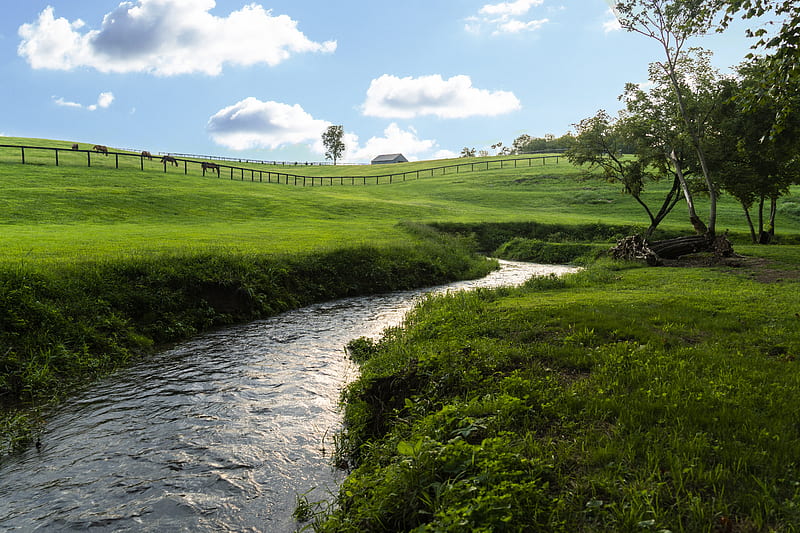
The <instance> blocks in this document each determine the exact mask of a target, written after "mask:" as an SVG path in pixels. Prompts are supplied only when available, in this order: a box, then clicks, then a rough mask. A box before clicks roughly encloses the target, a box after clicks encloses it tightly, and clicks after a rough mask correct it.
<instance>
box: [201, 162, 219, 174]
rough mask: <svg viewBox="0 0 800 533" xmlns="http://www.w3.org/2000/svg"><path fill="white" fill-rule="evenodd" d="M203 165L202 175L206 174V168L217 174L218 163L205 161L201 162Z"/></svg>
mask: <svg viewBox="0 0 800 533" xmlns="http://www.w3.org/2000/svg"><path fill="white" fill-rule="evenodd" d="M202 165H203V176H205V175H206V170H210V171H211V172H216V173H217V176H219V165H218V164H216V163H206V162H205V161H204V162H203V163H202Z"/></svg>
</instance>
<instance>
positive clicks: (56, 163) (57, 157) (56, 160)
mask: <svg viewBox="0 0 800 533" xmlns="http://www.w3.org/2000/svg"><path fill="white" fill-rule="evenodd" d="M56 166H58V148H56Z"/></svg>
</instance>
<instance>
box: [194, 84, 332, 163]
mask: <svg viewBox="0 0 800 533" xmlns="http://www.w3.org/2000/svg"><path fill="white" fill-rule="evenodd" d="M330 125H331V123H330V122H327V121H324V120H317V119H315V118H314V117H312V116H311V115H310V114H308V113H307V112H306V111H304V110H303V108H302V107H300V106H299V105H297V104H295V105H288V104H283V103H280V102H271V101H270V102H262V101H260V100H258V99H257V98H254V97H252V96H251V97H249V98H245V99H244V100H242V101H240V102H237V103H235V104H233V105H231V106H228V107H226V108H224V109H221V110H220V111H218V112H217V113H215V114H214V115H213V116H212V117H211V118H210V119H209V120H208V127H207V129H208V132H209V133H210V135H211V138H212V139H213V140H214V142H216V143H218V144H221V145H223V146H226V147H228V148H231V149H233V150H246V149H248V148H270V149H273V150H274V149H276V148H280V147H282V146H288V145H292V144H299V143H306V142H307V143H311V144H313V143H314V142H315V141H319V142H320V143H321V140H320V139H321V137H322V132H323V131H324V130H325V128H327V127H328V126H330Z"/></svg>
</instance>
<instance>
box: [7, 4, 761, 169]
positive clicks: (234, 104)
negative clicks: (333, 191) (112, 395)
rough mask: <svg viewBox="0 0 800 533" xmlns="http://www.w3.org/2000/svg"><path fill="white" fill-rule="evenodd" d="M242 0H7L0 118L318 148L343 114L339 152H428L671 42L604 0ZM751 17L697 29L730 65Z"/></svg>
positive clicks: (576, 112) (63, 133) (108, 132)
mask: <svg viewBox="0 0 800 533" xmlns="http://www.w3.org/2000/svg"><path fill="white" fill-rule="evenodd" d="M248 2H250V0H217V1H214V0H128V1H126V2H122V3H120V2H119V0H81V1H80V2H76V1H75V0H49V1H47V0H44V1H39V0H25V1H10V0H6V1H3V4H2V7H1V8H0V14H2V16H0V79H2V80H3V81H2V84H0V102H2V103H0V111H1V112H0V134H2V135H7V136H18V137H40V138H48V139H61V140H68V141H75V142H83V143H90V144H95V143H99V144H105V145H108V146H113V147H118V148H131V149H139V150H149V151H151V152H154V153H155V152H177V153H190V154H217V155H226V156H235V157H246V158H257V159H265V160H280V161H322V160H324V156H323V149H322V146H321V141H320V137H321V134H322V131H323V130H324V129H325V128H326V127H327V126H329V125H332V124H341V125H343V126H344V130H345V133H346V136H345V144H346V146H347V152H346V154H345V158H344V160H345V161H349V162H366V161H369V160H370V159H371V158H372V157H374V156H375V155H378V154H381V153H395V152H401V153H403V154H405V155H406V157H408V158H409V159H411V160H418V159H433V158H440V157H448V156H453V155H457V154H458V153H459V152H460V151H461V149H462V148H463V147H470V148H476V149H478V150H481V149H487V150H490V148H489V147H490V145H492V144H495V143H497V142H503V143H504V144H506V145H510V144H511V143H512V142H513V140H514V139H515V138H516V137H518V136H519V135H521V134H523V133H526V134H528V135H531V136H535V137H541V136H544V135H545V134H548V133H552V134H555V135H557V136H559V135H562V134H563V133H566V132H567V131H568V130H570V128H571V125H572V124H574V123H577V122H578V121H580V120H581V119H583V118H586V117H588V116H591V115H593V114H594V113H595V112H596V111H597V110H598V109H606V110H608V111H610V112H616V111H617V110H618V109H619V106H620V104H619V101H618V100H617V97H618V96H619V95H620V93H622V91H623V88H624V85H625V83H626V82H636V83H641V82H645V81H646V79H647V66H648V64H649V63H650V62H652V61H656V60H659V59H660V58H661V55H660V50H659V48H658V46H657V45H656V43H654V42H651V41H649V40H648V39H646V38H645V37H642V36H640V35H637V34H631V33H626V32H624V31H621V30H619V29H617V28H616V27H615V25H614V19H613V15H612V14H611V13H610V10H609V4H608V2H607V1H606V0H509V1H507V2H491V1H489V2H487V0H478V1H473V0H404V1H403V2H397V1H386V0H371V1H370V0H359V1H357V0H342V1H339V2H328V1H304V0H254V1H251V2H250V3H248ZM743 28H744V27H743V26H742V25H741V24H735V25H734V26H733V27H732V28H731V29H729V30H728V31H727V32H726V33H725V34H722V35H713V36H710V37H705V38H703V39H701V40H698V41H696V42H695V43H694V44H696V45H701V46H704V47H706V48H709V49H711V50H713V51H714V54H715V56H714V57H715V60H714V62H715V64H716V66H717V67H719V68H720V69H727V68H728V67H730V66H733V65H735V64H737V63H739V62H740V61H741V60H742V59H743V57H744V55H745V54H746V53H747V52H748V47H749V41H748V40H747V39H746V38H745V37H744V29H743ZM490 152H492V151H491V150H490ZM492 153H493V152H492Z"/></svg>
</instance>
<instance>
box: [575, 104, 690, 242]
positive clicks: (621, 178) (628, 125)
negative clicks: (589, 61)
mask: <svg viewBox="0 0 800 533" xmlns="http://www.w3.org/2000/svg"><path fill="white" fill-rule="evenodd" d="M640 126H641V123H640V122H637V121H636V117H631V116H627V117H626V116H625V115H624V114H623V116H622V118H621V119H619V120H615V119H612V118H611V117H610V116H609V115H608V114H607V113H606V112H605V111H603V110H600V111H599V112H598V113H597V114H596V115H595V116H593V117H590V118H587V119H584V120H582V121H581V122H580V123H579V124H575V129H576V132H577V135H576V136H575V138H574V141H575V142H574V144H573V145H572V146H571V147H570V148H569V149H568V150H567V151H566V156H567V158H568V159H569V161H570V162H571V163H573V164H576V165H584V164H588V166H589V175H590V176H591V175H594V174H593V172H592V171H594V170H595V169H598V168H599V169H600V170H601V171H602V174H603V177H604V178H605V179H606V180H607V181H609V182H611V183H618V184H620V185H622V190H623V192H624V193H625V194H629V195H630V196H631V197H633V199H634V200H636V202H637V203H638V204H639V205H640V206H641V207H642V208H643V209H644V211H645V212H646V213H647V216H648V218H649V219H650V226H649V227H648V228H647V230H646V231H645V238H646V239H648V238H650V237H651V236H652V234H653V232H654V231H655V230H656V228H657V227H658V225H659V224H660V223H661V221H662V220H664V218H666V216H667V215H668V214H669V213H670V211H672V209H673V208H674V207H675V205H676V204H677V203H678V202H679V201H680V199H681V195H680V192H679V191H680V183H679V181H678V178H677V175H676V174H674V173H673V174H672V187H671V189H670V190H669V192H668V193H667V194H666V195H665V196H664V198H663V199H662V202H661V205H660V207H659V209H658V210H657V211H656V212H654V211H653V209H651V207H650V206H649V205H648V204H647V202H646V201H645V200H644V198H643V196H642V195H643V193H644V192H645V188H646V184H647V182H650V181H653V182H655V181H658V180H659V179H661V178H662V177H664V176H665V175H667V172H665V169H666V166H665V165H663V164H662V165H653V164H652V163H653V162H654V161H653V160H654V157H657V156H658V155H659V154H660V152H659V151H657V150H656V151H653V150H652V149H650V147H648V146H647V145H646V144H645V143H642V142H638V143H637V141H642V140H644V139H645V138H646V135H644V134H643V132H642V131H641V128H640ZM634 144H636V145H637V146H638V147H639V148H641V149H640V150H638V153H637V154H636V155H637V157H635V158H631V157H626V156H624V155H623V149H624V148H630V147H631V146H633V145H634Z"/></svg>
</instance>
